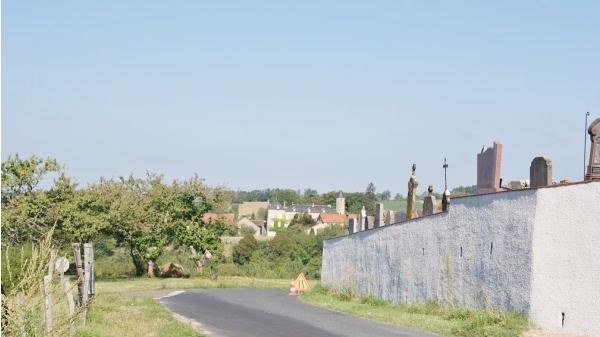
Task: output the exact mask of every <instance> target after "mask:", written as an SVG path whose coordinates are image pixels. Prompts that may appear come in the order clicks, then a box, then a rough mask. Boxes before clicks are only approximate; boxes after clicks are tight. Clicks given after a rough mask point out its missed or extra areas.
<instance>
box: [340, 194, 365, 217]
mask: <svg viewBox="0 0 600 337" xmlns="http://www.w3.org/2000/svg"><path fill="white" fill-rule="evenodd" d="M344 197H346V210H347V211H348V213H351V214H360V211H361V209H362V207H363V202H364V200H363V199H364V193H362V192H352V193H346V194H344Z"/></svg>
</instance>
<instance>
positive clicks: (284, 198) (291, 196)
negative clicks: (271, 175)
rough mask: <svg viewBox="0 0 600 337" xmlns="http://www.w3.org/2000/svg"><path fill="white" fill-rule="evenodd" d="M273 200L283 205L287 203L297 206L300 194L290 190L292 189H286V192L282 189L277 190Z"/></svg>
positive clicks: (274, 192)
mask: <svg viewBox="0 0 600 337" xmlns="http://www.w3.org/2000/svg"><path fill="white" fill-rule="evenodd" d="M271 197H272V198H274V199H277V200H279V202H280V203H281V204H282V205H283V203H284V202H285V203H287V204H288V205H291V204H295V203H298V199H300V196H299V195H298V193H297V192H296V191H294V190H290V189H285V190H280V189H276V190H275V191H273V194H272V195H271Z"/></svg>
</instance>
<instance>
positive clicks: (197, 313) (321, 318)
mask: <svg viewBox="0 0 600 337" xmlns="http://www.w3.org/2000/svg"><path fill="white" fill-rule="evenodd" d="M159 301H160V302H161V303H162V304H163V305H165V306H166V307H167V308H169V309H170V310H171V311H172V312H174V313H176V314H178V315H180V316H183V317H185V318H187V319H191V320H194V321H196V322H197V323H199V324H197V325H196V326H199V330H200V331H201V332H202V333H204V334H206V335H208V336H210V337H229V336H231V337H234V336H235V337H243V336H253V337H254V336H260V337H288V336H289V337H294V336H299V337H300V336H301V337H312V336H323V337H333V336H356V337H363V336H364V337H387V336H414V337H431V336H436V335H433V334H429V333H425V332H421V331H417V330H413V329H408V328H402V327H398V326H394V325H388V324H383V323H377V322H374V321H370V320H367V319H362V318H357V317H354V316H351V315H347V314H343V313H340V312H337V311H331V310H327V309H323V308H320V307H316V306H313V305H310V304H307V303H304V302H302V301H300V300H299V299H298V297H296V296H289V295H288V293H287V292H286V291H282V290H263V289H198V290H186V291H184V292H174V293H172V294H171V295H170V296H166V297H162V298H160V299H159Z"/></svg>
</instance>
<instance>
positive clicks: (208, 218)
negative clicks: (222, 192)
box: [202, 213, 233, 222]
mask: <svg viewBox="0 0 600 337" xmlns="http://www.w3.org/2000/svg"><path fill="white" fill-rule="evenodd" d="M218 219H223V220H225V221H228V222H233V213H204V215H203V216H202V221H204V222H216V221H217V220H218Z"/></svg>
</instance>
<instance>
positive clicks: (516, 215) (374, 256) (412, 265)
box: [321, 183, 600, 333]
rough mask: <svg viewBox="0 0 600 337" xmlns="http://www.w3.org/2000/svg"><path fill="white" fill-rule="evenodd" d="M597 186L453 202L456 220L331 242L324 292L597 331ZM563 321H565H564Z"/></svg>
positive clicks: (413, 223) (446, 216)
mask: <svg viewBox="0 0 600 337" xmlns="http://www.w3.org/2000/svg"><path fill="white" fill-rule="evenodd" d="M598 205H600V183H581V184H571V185H561V186H554V187H546V188H538V189H523V190H517V191H507V192H500V193H493V194H484V195H477V196H469V197H464V198H456V199H453V200H452V205H451V208H450V212H448V213H438V214H434V215H430V216H426V217H422V218H417V219H414V220H410V221H406V222H401V223H397V224H393V225H390V226H385V227H381V228H375V229H372V230H367V231H363V232H359V233H355V234H351V235H348V236H344V237H340V238H336V239H332V240H328V241H326V242H325V245H324V249H323V268H322V274H321V283H322V285H323V286H327V287H333V288H337V289H338V290H339V291H343V292H356V293H357V295H359V296H365V295H374V296H377V297H379V298H382V299H384V300H387V301H392V302H405V303H411V302H426V301H430V300H434V301H440V302H443V303H450V302H452V303H454V304H455V305H459V306H466V307H470V308H488V309H492V308H493V309H499V310H509V309H515V310H520V311H523V312H525V313H526V314H527V315H528V316H529V317H530V318H531V319H532V321H533V322H534V323H535V324H536V325H538V326H540V327H541V328H543V329H547V330H561V331H565V332H592V333H600V321H598V320H595V319H592V317H600V306H599V305H598V303H600V298H598V297H599V296H600V281H599V279H600V263H598V261H600V252H599V251H600V250H598V249H595V247H597V242H600V207H598ZM563 313H564V319H563Z"/></svg>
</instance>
